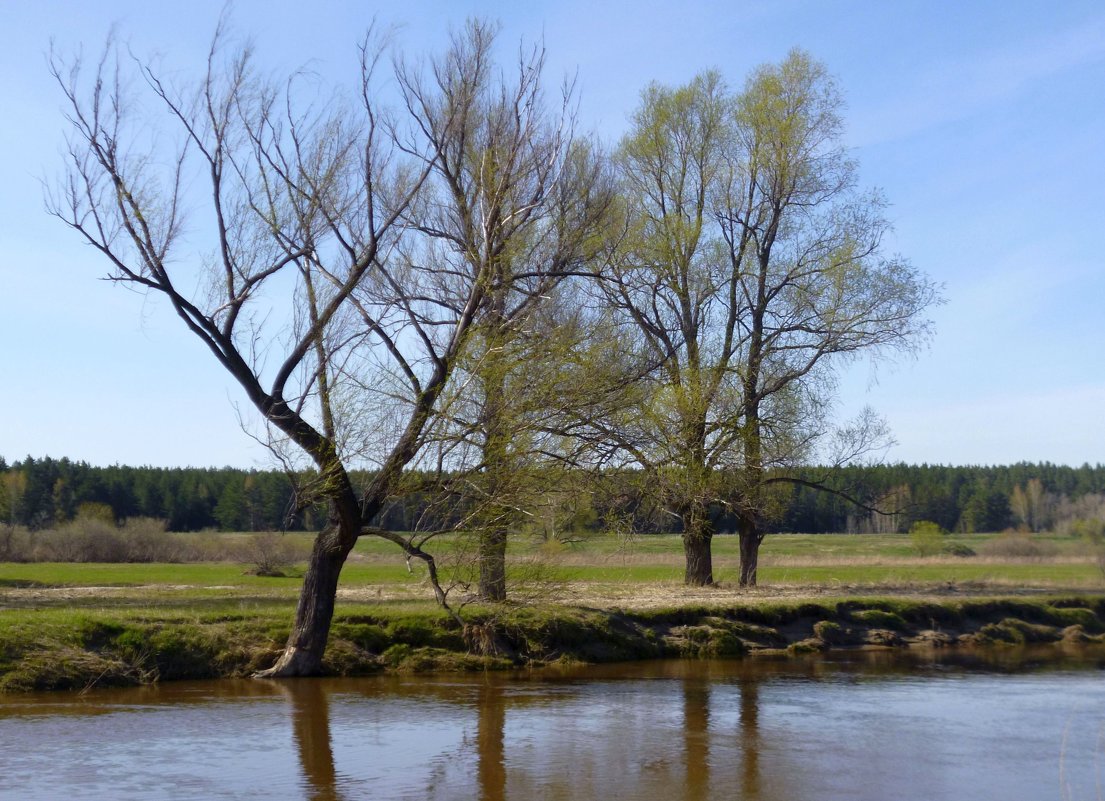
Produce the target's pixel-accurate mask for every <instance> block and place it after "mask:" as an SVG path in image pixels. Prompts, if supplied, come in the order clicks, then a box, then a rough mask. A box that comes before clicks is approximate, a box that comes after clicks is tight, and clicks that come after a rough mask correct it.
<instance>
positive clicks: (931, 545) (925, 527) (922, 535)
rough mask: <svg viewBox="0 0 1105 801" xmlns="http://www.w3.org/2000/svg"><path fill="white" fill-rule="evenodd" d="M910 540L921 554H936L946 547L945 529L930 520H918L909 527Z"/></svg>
mask: <svg viewBox="0 0 1105 801" xmlns="http://www.w3.org/2000/svg"><path fill="white" fill-rule="evenodd" d="M909 541H910V543H911V544H912V545H913V549H914V550H915V551H917V553H918V554H919V555H921V556H936V555H937V554H938V553H940V552H941V551H942V550H943V548H944V529H942V528H940V526H938V525H937V524H936V523H933V522H930V521H928V520H918V521H917V522H916V523H914V524H913V525H912V526H911V527H910V529H909Z"/></svg>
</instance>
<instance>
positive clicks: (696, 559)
mask: <svg viewBox="0 0 1105 801" xmlns="http://www.w3.org/2000/svg"><path fill="white" fill-rule="evenodd" d="M713 535H714V531H713V526H712V525H711V524H710V521H709V519H708V518H707V517H706V510H705V509H703V508H701V507H698V506H697V505H696V506H695V507H694V508H692V509H691V510H690V511H689V512H687V513H686V514H684V515H683V555H684V556H685V557H686V560H687V568H686V571H685V572H684V574H683V583H684V584H687V585H690V586H693V587H705V586H707V585H710V584H713V583H714V557H713V553H712V549H711V544H712V540H713Z"/></svg>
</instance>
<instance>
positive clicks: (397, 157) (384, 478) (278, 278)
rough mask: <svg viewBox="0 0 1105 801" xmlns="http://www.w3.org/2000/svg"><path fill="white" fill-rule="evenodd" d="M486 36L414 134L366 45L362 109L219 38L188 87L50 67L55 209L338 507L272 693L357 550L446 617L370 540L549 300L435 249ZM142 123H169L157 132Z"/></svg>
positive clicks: (469, 45) (518, 277) (454, 67)
mask: <svg viewBox="0 0 1105 801" xmlns="http://www.w3.org/2000/svg"><path fill="white" fill-rule="evenodd" d="M485 34H486V29H485V27H484V26H480V25H472V26H469V27H468V28H467V29H466V30H465V32H464V34H462V35H460V36H457V37H455V38H454V41H453V43H452V47H451V48H450V50H449V52H448V54H447V55H446V56H445V57H444V58H443V59H442V61H441V64H442V66H443V69H447V71H448V74H446V73H445V72H443V73H442V75H441V82H440V83H439V88H440V89H441V90H442V92H443V94H442V95H438V96H434V97H431V96H430V95H429V94H423V95H421V96H420V95H419V94H418V93H417V92H415V91H414V89H415V84H413V83H412V82H410V81H409V80H408V79H409V75H408V74H407V73H406V72H404V71H403V70H399V72H398V75H397V77H398V79H399V83H400V85H402V86H403V87H404V88H405V90H406V91H405V97H406V99H407V101H408V108H407V111H409V112H410V117H409V119H410V121H411V123H412V124H410V125H401V124H400V123H399V122H397V120H396V118H395V117H393V116H390V115H389V114H388V113H386V111H385V110H383V109H382V108H381V107H380V105H379V104H378V102H377V101H376V96H377V89H376V75H377V72H378V67H379V64H380V63H381V57H382V55H383V54H384V48H383V47H382V46H381V45H380V40H379V39H378V38H376V37H373V36H371V35H370V36H369V37H367V38H366V40H365V41H364V42H363V44H362V46H361V48H360V62H359V75H358V85H357V87H356V92H355V95H354V96H352V97H346V96H343V95H341V94H339V93H334V94H333V95H332V96H327V94H326V91H325V90H324V88H323V87H321V86H320V85H319V84H318V82H317V81H314V80H313V79H312V78H311V76H309V75H307V74H297V75H295V76H293V77H292V78H291V79H289V80H288V82H287V83H286V84H285V85H283V86H277V85H273V84H272V83H270V82H268V81H266V80H264V79H263V78H261V77H259V76H258V75H257V73H256V72H255V70H254V69H253V66H252V65H253V56H252V51H251V48H250V47H249V46H245V47H241V48H240V49H237V50H232V49H231V48H229V47H228V46H227V43H226V39H227V35H226V32H225V30H224V29H223V26H222V25H220V27H219V30H218V31H217V33H216V35H215V37H214V40H213V44H212V47H211V50H210V53H209V56H208V59H207V64H206V70H205V73H204V75H203V77H202V78H201V79H200V80H199V81H198V82H197V83H196V84H194V85H183V86H178V85H177V84H176V83H174V82H173V81H170V80H167V79H165V78H163V77H162V76H161V74H160V72H159V70H158V69H156V68H155V67H154V66H153V65H152V64H149V63H146V62H141V61H139V60H136V59H134V58H133V57H131V58H128V57H126V56H124V55H123V54H122V53H121V52H120V49H119V48H118V46H117V45H116V44H115V43H114V42H109V44H108V46H107V47H106V48H105V51H104V55H103V57H102V58H101V59H100V61H99V62H98V63H97V64H96V66H95V67H94V68H93V69H92V70H91V71H89V70H88V69H86V67H85V65H84V64H83V63H82V61H81V59H80V58H77V59H73V60H71V61H69V62H66V61H65V60H63V59H61V58H59V57H54V58H53V59H52V61H51V63H52V68H53V72H54V75H55V77H56V78H57V81H58V84H59V85H60V87H61V89H62V91H63V92H64V95H65V97H66V99H67V101H68V115H67V116H68V121H69V123H70V128H69V137H68V156H69V158H68V169H67V173H66V175H65V177H64V179H63V180H61V181H59V182H58V183H57V184H55V185H54V186H53V187H52V189H51V190H50V191H49V193H48V198H47V203H48V207H49V210H50V211H51V212H52V213H53V214H54V215H55V216H57V217H58V218H60V219H61V220H62V221H63V222H65V223H66V224H67V225H69V226H70V227H71V228H73V229H75V230H76V231H77V232H78V233H79V234H81V235H82V236H83V237H84V239H85V240H86V241H87V242H89V243H90V244H91V245H92V246H93V247H95V248H96V249H97V250H98V251H100V253H101V254H102V255H103V256H104V258H105V259H107V261H108V262H109V263H110V265H111V271H110V274H109V277H110V278H111V280H114V281H117V282H119V283H122V284H124V285H127V286H130V287H133V288H135V289H138V290H140V291H145V292H154V293H157V294H159V295H162V296H164V297H165V298H166V299H167V300H168V302H169V304H170V305H171V307H172V308H173V310H174V311H175V312H176V314H177V315H178V316H179V317H180V318H181V320H182V321H183V322H184V324H185V325H186V326H187V327H188V329H189V330H190V331H192V333H193V334H194V335H195V336H197V337H198V338H199V339H200V340H201V341H202V342H203V343H204V345H206V346H207V348H208V349H209V350H210V351H211V353H212V354H213V355H214V357H215V359H216V360H217V361H218V362H219V363H220V364H221V365H222V366H223V367H224V369H226V370H227V371H228V373H229V374H230V375H231V376H233V377H234V379H235V380H236V381H237V382H238V383H239V384H240V385H241V386H242V388H243V389H244V391H245V393H246V396H247V398H248V399H249V401H250V403H251V404H252V405H253V407H254V408H255V409H256V410H257V411H258V412H259V413H260V415H261V417H262V418H263V419H264V421H265V422H266V424H267V425H268V427H269V431H270V445H271V446H272V448H273V452H274V453H276V454H277V455H278V456H280V457H281V458H282V459H284V460H285V461H286V463H287V465H288V467H289V470H290V472H292V471H294V468H295V467H296V465H297V460H298V455H299V454H303V455H305V456H306V457H307V458H308V459H309V461H310V463H311V465H313V467H314V478H313V479H312V480H310V481H309V482H307V483H306V484H303V485H301V486H300V493H299V503H300V504H301V505H302V506H304V507H306V506H308V505H310V504H314V503H317V502H324V503H325V504H326V505H327V507H328V510H329V512H328V518H329V519H328V522H327V525H326V526H325V528H324V529H323V530H322V531H320V533H319V535H318V537H317V538H316V540H315V543H314V547H313V549H312V553H311V557H310V561H309V564H308V570H307V573H306V576H305V577H304V582H303V587H302V591H301V594H300V600H299V604H298V607H297V610H296V616H295V622H294V625H293V628H292V632H291V635H290V636H289V639H288V642H287V644H286V646H285V649H284V651H283V653H282V655H281V657H280V658H279V660H278V661H277V663H276V664H275V665H274V666H273V668H271V669H270V670H268V671H266V672H265V674H264V675H268V676H293V675H305V674H312V673H317V672H318V671H319V670H320V669H321V666H322V656H323V652H324V650H325V645H326V639H327V635H328V632H329V627H330V622H331V620H332V617H333V612H334V600H335V594H336V589H337V583H338V577H339V574H340V572H341V569H342V566H343V565H344V563H345V561H346V558H347V557H348V555H349V553H350V551H351V550H352V548H353V547H354V545H355V544H356V541H357V539H358V537H360V536H363V535H366V534H369V535H375V536H380V537H383V538H386V539H389V540H391V541H393V542H395V543H396V544H397V545H399V546H400V547H401V548H402V549H403V550H404V551H405V552H406V554H407V556H408V558H418V559H421V560H424V561H425V563H426V564H427V566H428V569H429V574H430V579H431V582H432V583H433V586H434V589H435V593H436V595H437V598H438V600H439V601H440V602H441V603H442V605H444V606H446V608H448V605H447V602H446V597H445V593H444V591H443V590H442V588H441V586H440V584H439V582H438V580H437V573H436V565H435V562H434V559H433V557H432V556H431V555H430V554H429V553H428V552H426V551H425V550H423V548H422V546H423V545H424V540H423V539H419V538H415V537H409V536H402V535H400V534H397V533H394V532H389V531H384V530H381V529H379V528H377V527H374V520H375V519H376V517H377V515H378V513H379V512H380V511H381V508H382V507H383V505H384V504H385V503H386V501H387V499H388V497H389V496H390V495H391V493H392V492H393V491H394V490H395V488H396V486H397V484H398V482H399V479H400V476H401V474H402V471H403V469H404V467H405V466H407V465H408V464H410V463H411V462H412V460H414V459H415V458H416V456H417V454H418V453H419V451H420V449H421V447H422V446H423V444H424V442H425V438H426V436H427V434H428V432H429V430H430V423H431V420H432V418H433V414H434V411H435V406H436V405H437V403H438V400H439V398H440V397H441V395H442V393H443V391H444V390H445V388H446V386H447V385H448V382H449V380H450V377H451V375H452V373H453V370H454V368H455V366H456V365H457V363H458V361H459V360H460V358H461V356H462V355H463V354H464V353H465V350H466V347H467V346H468V342H469V340H470V338H471V337H472V335H473V331H474V330H475V326H476V324H477V322H478V321H480V320H481V319H483V317H484V316H485V315H486V309H487V308H488V307H489V306H491V307H494V305H495V304H496V303H497V302H498V301H497V300H496V298H498V297H500V296H510V295H511V293H512V292H513V291H514V289H513V284H514V282H515V281H517V282H518V283H519V284H520V285H521V284H522V283H523V282H526V281H529V282H530V283H529V284H526V286H527V287H530V290H529V292H530V293H532V294H535V295H536V294H538V293H539V291H540V290H541V287H542V284H541V280H542V279H541V276H540V275H539V274H536V273H535V271H527V272H525V273H524V274H518V273H513V272H512V273H510V274H509V275H507V276H504V275H503V274H502V273H501V272H500V271H499V264H498V262H497V261H496V260H495V259H473V260H470V261H469V262H467V263H466V265H465V269H464V270H462V271H460V270H456V269H454V267H455V266H456V263H457V262H456V260H455V258H453V256H452V255H451V253H450V251H451V250H453V248H452V247H451V246H450V247H439V248H435V247H432V246H429V245H427V244H426V243H427V242H429V241H430V240H432V239H434V237H430V236H429V232H430V231H431V230H433V229H434V228H435V226H436V225H437V221H438V220H444V219H446V218H447V217H448V214H449V213H448V212H447V211H445V210H444V209H443V208H442V207H441V205H440V201H439V191H440V190H439V186H438V184H437V183H435V182H436V181H438V176H445V177H448V175H449V174H450V173H449V172H448V168H447V166H446V165H448V164H451V163H453V159H454V158H456V156H457V155H458V153H463V151H464V149H465V148H466V147H467V144H468V143H467V142H465V141H464V140H459V142H457V141H454V140H453V139H452V137H453V136H454V132H455V131H457V130H464V129H465V127H466V126H467V125H468V124H469V121H468V120H466V119H465V118H464V117H463V115H464V114H467V113H469V112H471V111H472V108H473V107H472V103H471V102H469V101H464V102H459V101H458V102H449V103H446V102H441V101H443V100H444V99H445V95H444V90H445V89H446V88H447V87H449V86H451V85H452V84H450V83H449V81H450V80H451V78H450V75H458V76H467V75H471V74H473V73H481V74H482V73H486V72H487V71H489V70H490V69H491V66H490V64H489V63H486V62H485V61H484V59H486V58H487V57H488V52H487V43H486V42H485V41H484V37H485ZM320 98H321V99H320ZM422 100H425V101H426V103H427V105H426V106H425V107H420V106H419V105H418V103H420V102H421V101H422ZM142 103H150V104H152V107H153V110H156V111H157V112H158V113H159V115H160V116H158V117H154V116H152V115H149V116H143V114H142V108H143V107H142ZM165 112H167V116H166V113H165ZM431 119H432V120H433V126H428V125H426V124H425V123H427V122H428V121H429V120H431ZM155 120H156V123H155ZM166 120H168V122H166ZM435 126H436V127H435ZM560 146H563V145H560ZM450 147H453V148H454V149H453V150H452V151H451V150H450ZM548 169H549V170H550V177H549V178H548V185H549V186H552V185H554V184H555V183H556V180H557V178H556V176H555V174H554V173H553V171H554V170H555V169H556V167H555V165H550V166H549V167H548ZM431 175H433V176H435V177H434V179H433V181H431V180H430V178H431ZM513 177H516V176H512V178H513ZM462 191H463V190H462ZM507 191H513V190H507ZM521 191H524V190H521ZM423 193H425V194H423ZM468 211H469V212H470V213H472V214H474V215H476V217H474V219H478V215H479V214H480V213H481V212H482V211H483V209H479V208H476V207H472V208H471V209H469V210H468ZM419 215H425V216H419ZM420 219H421V220H423V221H424V223H423V224H421V225H416V224H415V222H416V220H420ZM412 238H417V239H418V240H419V241H418V242H413V240H412ZM435 241H441V242H444V241H445V239H439V240H435ZM461 249H463V248H461ZM531 272H534V274H533V275H531ZM366 466H368V467H373V468H375V469H374V471H373V473H372V479H371V481H370V482H369V483H368V484H367V486H364V487H360V488H358V487H355V486H354V482H353V480H352V478H351V474H350V470H351V469H353V468H355V467H356V468H361V467H366Z"/></svg>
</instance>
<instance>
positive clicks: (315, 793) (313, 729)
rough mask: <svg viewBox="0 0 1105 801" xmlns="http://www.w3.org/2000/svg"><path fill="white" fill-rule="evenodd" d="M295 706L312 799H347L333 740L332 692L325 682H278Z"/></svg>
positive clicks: (302, 762)
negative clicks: (339, 780)
mask: <svg viewBox="0 0 1105 801" xmlns="http://www.w3.org/2000/svg"><path fill="white" fill-rule="evenodd" d="M276 685H277V686H278V687H280V689H281V690H283V692H284V694H285V696H286V697H287V699H288V701H289V703H290V704H291V707H292V716H291V717H292V733H293V735H294V738H295V745H296V752H297V753H298V755H299V767H300V770H302V771H303V784H304V786H305V787H306V789H307V791H308V793H307V796H306V797H307V798H309V799H311V801H344V799H345V797H344V795H342V793H340V792H339V791H338V786H337V775H338V773H337V769H336V767H335V766H334V749H333V746H332V744H331V740H330V692H329V690H328V689H327V688H326V686H325V685H324V684H323V683H322V682H321V681H313V680H310V679H308V680H304V681H289V682H279V683H276Z"/></svg>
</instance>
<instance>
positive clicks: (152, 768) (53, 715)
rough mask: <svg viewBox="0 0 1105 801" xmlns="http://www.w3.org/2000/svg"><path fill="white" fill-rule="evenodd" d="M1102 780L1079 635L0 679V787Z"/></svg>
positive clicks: (340, 795)
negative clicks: (81, 679)
mask: <svg viewBox="0 0 1105 801" xmlns="http://www.w3.org/2000/svg"><path fill="white" fill-rule="evenodd" d="M1049 653H1054V651H1052V652H1049ZM1103 780H1105V654H1102V653H1101V652H1098V653H1097V654H1096V655H1095V654H1094V653H1093V652H1082V653H1080V654H1079V655H1077V656H1075V657H1072V658H1069V659H1067V660H1066V661H1063V662H1056V661H1048V662H1041V661H1040V657H1039V653H1038V652H1036V653H1033V652H1017V653H1008V652H1007V653H1004V654H1001V655H998V658H997V661H994V657H993V655H992V656H991V658H990V661H983V660H982V659H980V658H979V657H972V656H970V655H964V654H949V655H941V654H940V653H936V654H928V655H917V654H891V653H880V654H846V655H843V656H836V657H832V658H830V659H811V660H808V661H804V660H803V661H796V660H780V661H769V660H766V659H747V660H734V661H713V662H653V663H641V664H632V665H616V666H605V667H597V668H588V669H583V670H578V671H571V672H541V673H528V674H516V675H504V674H487V675H483V674H481V675H476V676H468V675H463V676H437V677H427V676H398V677H396V676H385V677H375V678H365V679H342V680H339V679H335V680H329V679H328V680H315V681H296V682H259V681H220V682H203V683H199V682H196V683H180V684H166V685H164V686H162V687H154V688H144V689H133V690H118V691H93V692H89V693H86V694H84V695H75V694H74V695H70V694H60V693H51V694H46V693H44V694H38V695H26V696H11V697H3V696H0V798H3V799H28V800H33V799H74V801H75V800H76V799H221V798H234V799H253V798H257V799H270V800H271V799H293V798H310V799H361V798H411V799H416V798H417V799H485V800H486V801H496V800H498V799H573V800H574V799H663V800H664V801H673V800H674V799H706V798H709V799H745V800H746V801H784V800H785V801H800V800H801V799H819V800H822V799H879V801H885V800H887V799H925V800H926V801H939V800H940V799H1001V800H1002V801H1017V799H1025V801H1029V800H1030V801H1040V799H1052V798H1054V799H1067V798H1070V799H1102V798H1105V789H1103V787H1105V783H1103Z"/></svg>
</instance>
